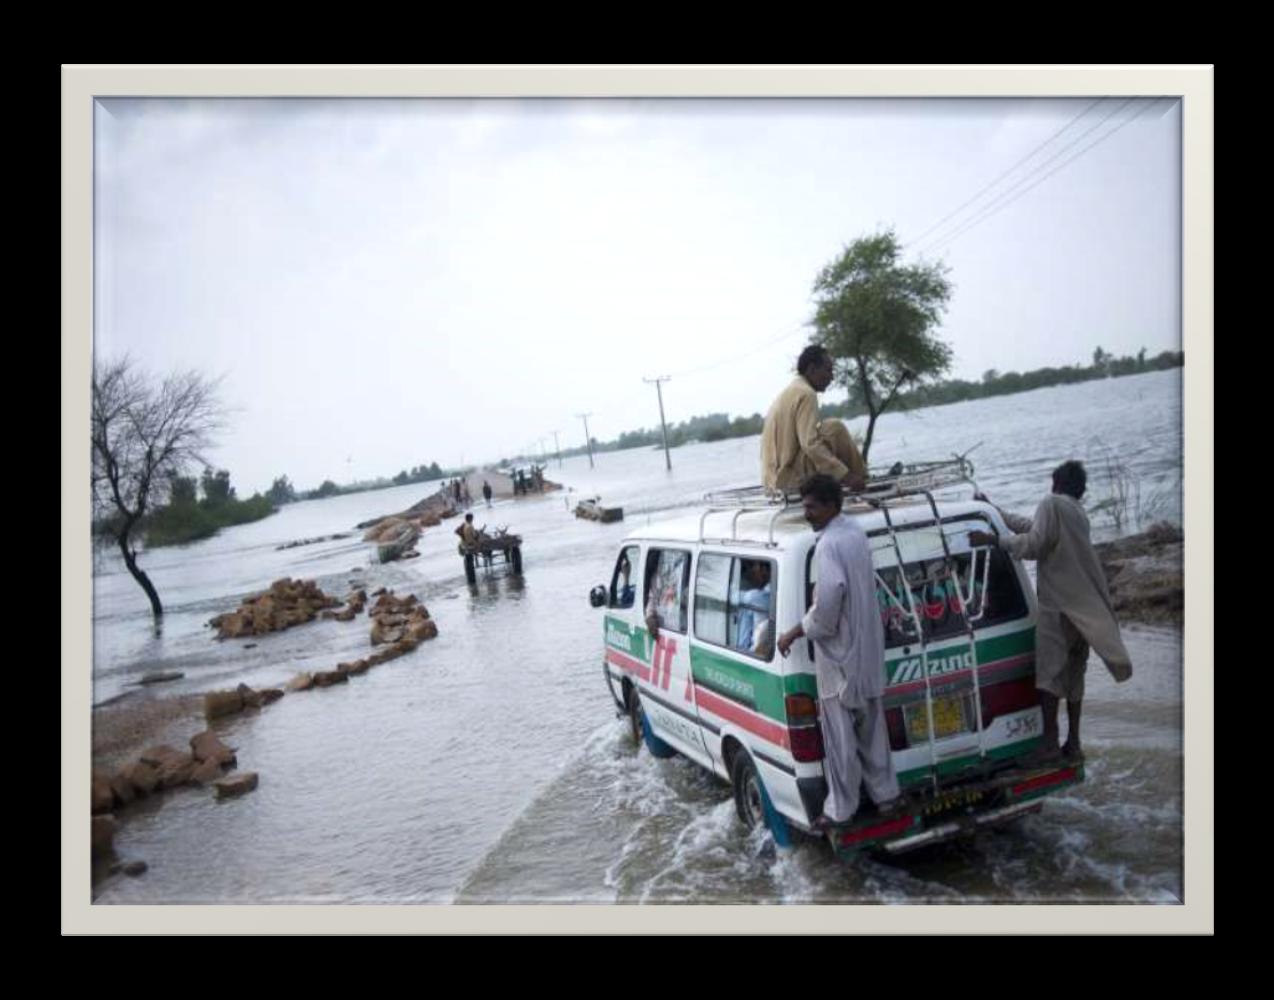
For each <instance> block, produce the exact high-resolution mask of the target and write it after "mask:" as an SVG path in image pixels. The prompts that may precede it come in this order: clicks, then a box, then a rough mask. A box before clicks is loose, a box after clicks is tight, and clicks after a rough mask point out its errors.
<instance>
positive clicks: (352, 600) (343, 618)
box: [323, 587, 367, 622]
mask: <svg viewBox="0 0 1274 1000" xmlns="http://www.w3.org/2000/svg"><path fill="white" fill-rule="evenodd" d="M366 606H367V591H366V590H363V589H362V588H361V587H360V588H359V589H358V590H356V591H354V592H353V593H352V594H350V595H349V597H347V598H345V607H343V608H342V609H341V610H340V611H332V610H330V609H329V610H327V611H324V612H323V617H324V618H330V619H334V620H335V621H338V622H352V621H353V620H354V618H355V617H356V616H357V615H358V614H359V613H360V612H361V611H362V610H363V608H364V607H366Z"/></svg>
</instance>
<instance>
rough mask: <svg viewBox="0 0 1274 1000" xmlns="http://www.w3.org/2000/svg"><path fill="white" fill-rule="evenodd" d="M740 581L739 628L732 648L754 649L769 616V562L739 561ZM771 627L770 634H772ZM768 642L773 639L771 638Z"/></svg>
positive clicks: (748, 650) (759, 560)
mask: <svg viewBox="0 0 1274 1000" xmlns="http://www.w3.org/2000/svg"><path fill="white" fill-rule="evenodd" d="M739 571H740V574H741V576H742V580H741V581H740V583H739V617H738V631H737V632H736V633H735V641H734V648H735V649H741V650H743V651H745V652H748V653H751V652H755V651H756V646H757V639H758V638H759V632H760V628H759V626H761V625H764V624H765V623H767V622H768V621H769V617H770V564H769V563H768V562H766V561H765V560H763V559H742V560H740V561H739ZM772 631H773V630H772V629H771V636H772ZM770 641H771V643H772V642H773V638H772V637H771V640H770Z"/></svg>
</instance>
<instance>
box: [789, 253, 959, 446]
mask: <svg viewBox="0 0 1274 1000" xmlns="http://www.w3.org/2000/svg"><path fill="white" fill-rule="evenodd" d="M946 274H947V269H946V267H945V266H944V265H942V264H941V263H932V264H912V265H906V264H903V263H902V262H901V260H900V247H899V245H898V238H897V237H896V236H895V235H894V233H893V231H892V230H887V231H885V232H883V233H877V234H876V235H874V236H865V237H862V238H861V239H857V240H855V241H854V242H853V243H851V244H849V245H848V246H847V247H846V248H845V249H844V251H842V253H841V254H840V256H839V257H837V258H836V259H835V260H834V261H832V262H831V263H830V264H828V265H827V266H826V267H824V268H823V270H822V271H820V272H819V274H818V277H817V279H816V280H815V282H814V296H815V298H814V302H815V312H814V319H813V320H812V322H811V325H812V326H813V327H814V330H815V334H814V341H815V342H816V343H819V344H822V345H823V346H824V347H825V348H827V350H828V352H829V353H830V354H831V355H832V358H833V359H834V360H835V362H836V377H837V380H838V381H839V382H841V384H843V385H844V386H845V388H846V389H847V390H849V395H850V399H851V400H854V401H857V402H859V403H861V404H862V406H863V407H864V408H865V409H866V411H867V414H868V419H867V433H866V435H865V436H864V439H863V458H864V459H866V458H867V455H868V452H869V451H870V450H871V442H872V437H873V435H874V433H875V428H876V420H877V418H878V417H879V416H880V415H881V414H882V413H883V412H884V411H885V410H886V409H887V408H888V407H889V405H890V404H891V403H892V402H893V401H894V398H895V397H896V396H897V395H898V392H899V390H900V389H901V388H902V387H903V385H904V384H909V385H913V386H914V385H916V384H919V383H921V382H923V381H925V380H927V379H936V378H937V377H938V376H940V375H942V374H943V373H944V372H946V371H947V370H948V369H949V368H950V367H951V348H950V347H949V346H947V344H946V343H944V342H943V341H941V340H939V339H938V337H937V336H935V335H934V333H933V332H932V331H933V328H934V327H935V326H937V324H938V322H939V321H940V320H941V317H942V314H943V312H945V310H946V306H947V301H948V299H949V298H950V297H951V283H950V282H949V281H948V280H947V277H946Z"/></svg>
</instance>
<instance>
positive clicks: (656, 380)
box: [642, 375, 672, 472]
mask: <svg viewBox="0 0 1274 1000" xmlns="http://www.w3.org/2000/svg"><path fill="white" fill-rule="evenodd" d="M642 381H643V382H645V383H646V384H648V385H649V384H650V383H651V382H654V383H655V392H656V393H658V394H659V427H660V429H661V430H662V431H663V434H664V462H665V463H666V464H667V466H668V471H669V472H671V471H672V457H671V456H670V455H669V454H668V425H667V423H665V422H664V390H663V386H662V385H661V384H660V383H661V382H671V381H672V376H670V375H660V376H659V377H658V378H644V379H642Z"/></svg>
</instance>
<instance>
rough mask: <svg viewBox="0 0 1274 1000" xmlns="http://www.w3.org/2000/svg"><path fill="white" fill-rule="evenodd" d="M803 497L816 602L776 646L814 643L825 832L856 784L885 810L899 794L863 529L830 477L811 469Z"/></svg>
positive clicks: (852, 797)
mask: <svg viewBox="0 0 1274 1000" xmlns="http://www.w3.org/2000/svg"><path fill="white" fill-rule="evenodd" d="M801 502H802V504H803V505H804V507H805V519H806V520H807V521H809V523H810V525H811V526H812V527H813V528H814V530H815V531H816V532H818V541H817V542H816V543H815V548H814V558H815V559H816V560H817V574H816V576H817V579H818V583H817V584H816V586H815V590H814V603H813V605H811V607H810V609H809V611H808V612H806V614H805V617H804V618H803V619H801V621H800V622H799V623H797V624H796V625H794V626H793V627H792V628H790V629H789V630H788V631H786V632H784V633H783V635H782V636H780V637H779V641H778V649H779V652H780V653H782V654H783V655H784V656H787V654H788V650H789V649H791V648H792V643H794V642H795V641H796V640H797V639H799V638H800V637H801V636H806V637H808V638H809V639H811V640H812V641H813V643H814V676H815V680H816V682H817V685H818V714H819V721H820V723H821V724H822V730H823V746H824V749H825V752H826V757H825V758H824V765H823V768H824V771H825V773H826V775H827V798H826V800H825V801H824V803H823V815H822V816H819V817H818V819H816V820H815V821H814V829H815V830H817V831H824V830H827V829H828V828H829V827H831V826H836V825H840V824H842V823H848V822H849V821H850V820H851V819H853V817H854V813H855V812H857V811H858V786H859V784H860V783H862V784H865V785H866V786H867V793H868V794H869V795H870V796H871V798H872V801H874V802H875V803H876V804H877V808H878V809H879V810H880V811H881V812H882V813H889V812H893V811H895V810H896V809H897V807H898V806H899V805H900V804H901V800H900V799H899V797H898V795H899V792H898V777H897V775H896V774H895V773H894V764H893V758H892V757H891V756H890V753H889V734H888V729H887V727H886V723H885V706H884V701H883V700H882V696H883V694H884V686H885V677H884V675H885V632H884V627H883V626H882V625H881V622H880V606H879V604H878V603H877V600H876V575H875V572H874V571H873V569H872V563H871V547H870V546H869V545H868V543H867V535H866V533H865V532H864V531H863V528H862V525H860V524H859V523H858V522H857V521H855V520H854V519H853V518H850V517H846V516H845V515H844V514H842V513H841V502H842V495H841V488H840V484H839V483H838V482H837V481H836V480H835V479H833V478H832V477H831V476H825V475H816V476H810V478H809V479H807V480H806V481H805V482H804V483H802V484H801Z"/></svg>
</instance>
